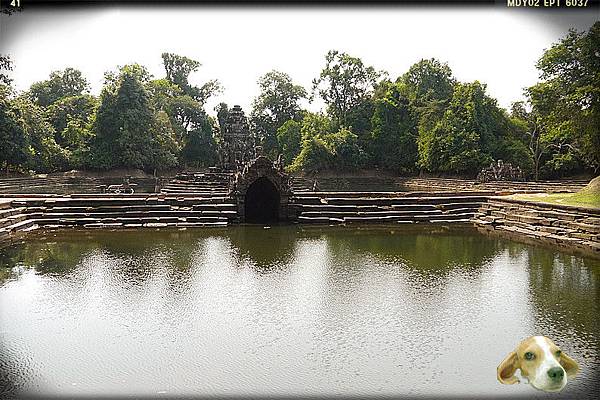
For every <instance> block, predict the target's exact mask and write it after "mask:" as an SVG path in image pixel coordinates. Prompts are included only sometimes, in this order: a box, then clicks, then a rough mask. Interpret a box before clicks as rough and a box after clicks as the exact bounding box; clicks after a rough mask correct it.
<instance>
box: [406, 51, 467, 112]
mask: <svg viewBox="0 0 600 400" xmlns="http://www.w3.org/2000/svg"><path fill="white" fill-rule="evenodd" d="M398 82H399V83H403V84H404V87H405V90H406V95H407V97H408V98H409V100H410V101H412V102H413V103H414V106H415V107H422V106H424V105H426V104H427V103H430V102H432V101H433V102H435V101H447V100H450V99H451V98H452V93H453V91H454V85H455V84H456V80H455V79H454V78H453V76H452V70H451V69H450V67H449V66H448V64H446V63H442V62H440V61H439V60H436V59H435V58H431V59H428V60H425V59H421V61H419V62H418V63H416V64H413V65H412V66H411V67H410V68H409V69H408V72H406V73H405V74H404V75H402V77H400V78H398Z"/></svg>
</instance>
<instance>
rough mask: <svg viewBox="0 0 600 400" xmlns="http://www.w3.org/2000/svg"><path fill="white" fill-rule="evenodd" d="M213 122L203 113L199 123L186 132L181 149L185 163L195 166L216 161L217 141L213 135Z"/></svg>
mask: <svg viewBox="0 0 600 400" xmlns="http://www.w3.org/2000/svg"><path fill="white" fill-rule="evenodd" d="M213 126H214V122H213V121H212V120H211V119H210V117H208V116H207V115H204V117H203V119H202V123H201V124H197V125H196V127H195V128H194V129H193V130H191V131H190V132H188V134H187V136H186V139H185V143H184V146H183V150H182V157H183V160H184V161H185V162H186V164H191V165H194V166H196V167H199V166H210V165H214V164H215V163H216V162H217V161H218V156H217V143H216V141H215V138H214V136H213Z"/></svg>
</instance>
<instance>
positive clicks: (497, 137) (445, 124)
mask: <svg viewBox="0 0 600 400" xmlns="http://www.w3.org/2000/svg"><path fill="white" fill-rule="evenodd" d="M485 89H486V86H485V85H484V84H481V83H479V82H477V81H475V82H473V83H459V84H456V85H455V88H454V92H453V95H452V100H451V101H450V104H449V106H448V109H447V110H446V112H445V113H444V116H443V118H442V119H441V120H440V121H439V122H438V123H437V124H436V125H435V127H434V128H433V129H431V130H429V131H425V132H423V133H422V134H420V135H419V164H420V165H421V166H422V167H424V168H425V169H427V170H428V171H440V172H454V173H467V174H474V173H476V172H477V170H478V169H480V168H481V167H482V166H484V165H485V164H487V163H489V162H491V161H492V160H493V159H495V158H497V156H498V155H499V154H506V151H505V148H506V147H507V144H508V143H507V142H506V140H505V139H506V138H507V137H508V135H509V130H510V129H511V126H510V120H509V118H508V116H507V115H505V113H504V111H503V110H502V109H500V108H499V107H498V105H497V102H496V100H495V99H492V98H491V97H489V96H487V95H486V94H485ZM507 161H513V160H507Z"/></svg>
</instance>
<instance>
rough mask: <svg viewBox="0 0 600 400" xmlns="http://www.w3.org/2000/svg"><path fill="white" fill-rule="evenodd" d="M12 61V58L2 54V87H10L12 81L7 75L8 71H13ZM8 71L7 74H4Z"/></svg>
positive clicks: (0, 78) (0, 73) (0, 63)
mask: <svg viewBox="0 0 600 400" xmlns="http://www.w3.org/2000/svg"><path fill="white" fill-rule="evenodd" d="M12 69H13V66H12V61H11V60H10V56H8V55H4V54H0V84H1V85H7V86H8V85H10V84H11V82H12V79H10V78H9V77H8V75H7V72H8V71H12ZM3 71H7V72H3Z"/></svg>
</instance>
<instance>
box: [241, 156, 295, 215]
mask: <svg viewBox="0 0 600 400" xmlns="http://www.w3.org/2000/svg"><path fill="white" fill-rule="evenodd" d="M289 179H290V178H289V176H288V175H287V174H285V173H284V172H283V171H282V170H281V169H279V168H276V167H275V166H274V165H273V161H271V160H270V159H268V158H267V157H265V156H259V157H257V158H255V159H254V160H252V161H250V162H249V163H248V164H246V165H245V166H244V168H243V170H242V171H239V172H237V173H236V174H235V176H234V178H233V180H232V181H231V184H230V187H229V194H230V196H231V197H232V198H233V199H234V200H235V202H236V204H237V210H238V216H239V219H240V221H241V222H255V223H264V222H276V221H285V220H287V219H288V201H289V198H290V194H291V191H290V185H289ZM246 213H248V214H246Z"/></svg>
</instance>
